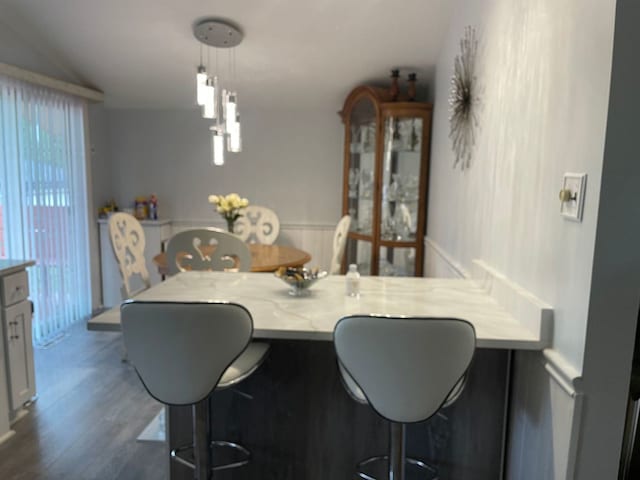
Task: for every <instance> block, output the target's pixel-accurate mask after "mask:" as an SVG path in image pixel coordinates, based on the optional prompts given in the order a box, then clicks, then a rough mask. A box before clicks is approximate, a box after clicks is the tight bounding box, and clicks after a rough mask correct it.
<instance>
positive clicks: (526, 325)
mask: <svg viewBox="0 0 640 480" xmlns="http://www.w3.org/2000/svg"><path fill="white" fill-rule="evenodd" d="M287 290H288V289H287V286H286V285H285V284H284V283H283V282H281V281H280V280H279V279H277V278H275V277H274V276H273V275H271V274H261V273H220V272H185V273H182V274H179V275H176V276H175V277H172V278H170V279H169V280H167V281H165V282H163V283H161V284H159V285H156V286H154V287H152V288H151V289H149V290H147V291H146V292H143V293H142V294H140V295H139V297H137V298H139V299H140V300H165V301H207V300H210V301H215V300H224V301H231V302H237V303H240V304H242V305H244V306H245V307H246V308H247V309H248V310H249V311H250V312H251V314H252V316H253V320H254V337H255V338H262V339H270V340H271V345H272V348H271V353H270V355H269V358H268V359H267V361H266V362H265V364H264V365H263V366H262V367H261V369H260V370H259V371H258V372H257V373H256V374H254V375H253V376H252V377H251V378H249V379H248V380H247V381H246V382H243V384H242V392H243V393H246V394H248V395H250V396H252V397H253V400H251V401H249V400H248V399H247V398H246V397H245V396H244V395H238V394H237V393H234V392H232V391H224V392H220V393H217V394H215V395H214V396H213V401H212V403H213V431H214V435H215V436H216V437H219V438H225V439H229V440H233V441H239V442H240V443H243V444H245V445H246V446H247V447H248V448H249V449H250V450H251V451H252V453H253V462H252V463H251V464H250V465H248V466H247V467H244V468H242V469H239V470H236V471H235V472H234V474H233V475H234V476H233V478H247V479H249V478H251V479H253V478H256V479H257V478H260V479H265V478H274V479H275V478H278V479H294V478H296V479H297V478H307V479H311V480H314V479H320V478H332V479H340V478H345V479H347V478H351V473H352V472H353V465H354V464H355V463H356V461H358V460H359V459H362V458H365V457H366V456H370V455H374V454H378V453H380V452H384V451H385V450H386V441H387V430H386V428H385V424H384V422H382V421H381V419H380V418H379V417H377V415H376V414H375V413H373V411H372V410H371V409H370V408H368V407H366V406H362V405H359V404H356V403H355V402H353V401H352V400H351V399H350V398H349V397H348V395H347V393H346V392H345V391H344V389H343V388H342V385H341V383H340V379H339V375H338V373H337V369H336V362H335V356H334V353H333V345H332V343H331V340H332V334H333V328H334V325H335V323H336V322H337V321H338V320H339V319H340V318H341V317H343V316H345V315H350V314H355V313H379V314H395V315H420V316H434V317H445V318H462V319H465V320H468V321H469V322H471V323H472V324H473V325H474V327H475V329H476V335H477V346H478V350H477V352H476V356H475V359H474V363H473V365H472V368H471V371H470V375H469V379H468V384H467V387H466V389H465V391H464V392H463V394H462V396H461V397H460V399H459V400H458V402H456V403H455V404H454V405H453V406H452V407H450V408H448V409H447V410H445V411H444V412H443V415H442V416H440V415H438V416H436V417H434V418H432V419H431V420H430V421H428V422H424V423H421V424H415V425H411V426H410V427H409V429H408V452H409V453H410V454H413V455H416V456H419V457H423V458H427V459H430V460H432V461H434V462H436V463H438V464H440V465H441V473H442V476H443V478H474V479H495V478H499V476H500V473H501V471H502V466H503V459H504V451H503V449H504V442H505V440H504V435H505V434H504V431H505V417H506V416H505V412H506V408H507V405H508V383H509V375H510V357H511V355H510V352H511V351H513V350H519V349H527V350H540V349H542V348H544V347H545V346H547V344H548V340H549V339H548V336H547V333H546V332H548V331H549V330H550V329H549V322H550V320H548V319H546V320H545V319H541V320H540V322H539V323H538V324H537V328H532V325H531V323H530V322H523V321H519V319H516V318H514V317H513V316H512V315H511V314H510V313H509V312H508V311H507V310H505V309H504V308H502V307H501V306H500V305H498V303H497V302H496V301H495V300H494V299H493V298H492V297H491V296H489V295H488V294H487V292H486V290H485V289H484V288H482V287H481V286H479V285H478V284H476V283H475V282H473V281H471V280H461V279H433V278H395V277H363V278H362V279H361V295H360V297H359V298H350V297H346V296H345V295H344V277H342V276H330V277H328V278H326V279H323V280H321V281H319V282H318V283H317V284H315V285H314V286H313V287H312V289H311V291H310V295H309V296H308V297H301V298H299V297H292V296H290V295H289V294H288V291H287ZM88 327H89V329H93V330H117V329H119V311H118V310H117V309H113V310H110V311H108V312H105V313H104V314H102V315H100V316H98V317H96V318H94V319H92V320H91V321H90V322H89V326H88ZM416 368H419V366H416ZM189 416H190V409H189V408H183V407H171V408H170V415H169V422H168V428H169V433H170V435H169V441H170V445H171V447H172V448H173V447H175V446H176V445H178V444H182V443H185V442H187V441H188V440H189V438H190V435H191V430H190V428H191V427H190V422H189V418H190V417H189ZM327 458H331V462H328V461H326V459H327ZM189 475H190V472H189V471H188V469H186V468H185V467H183V466H181V465H179V464H172V465H171V478H172V479H177V478H190V477H189Z"/></svg>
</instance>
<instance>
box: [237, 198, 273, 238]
mask: <svg viewBox="0 0 640 480" xmlns="http://www.w3.org/2000/svg"><path fill="white" fill-rule="evenodd" d="M233 233H234V234H235V235H237V236H238V237H240V238H241V239H242V240H243V241H245V242H247V243H264V244H267V245H273V244H274V243H275V241H276V239H277V238H278V234H279V233H280V220H279V219H278V215H276V212H274V211H273V210H271V209H270V208H267V207H262V206H260V205H249V206H248V207H247V208H245V209H244V213H243V214H242V216H241V217H240V218H238V220H236V223H235V226H234V229H233Z"/></svg>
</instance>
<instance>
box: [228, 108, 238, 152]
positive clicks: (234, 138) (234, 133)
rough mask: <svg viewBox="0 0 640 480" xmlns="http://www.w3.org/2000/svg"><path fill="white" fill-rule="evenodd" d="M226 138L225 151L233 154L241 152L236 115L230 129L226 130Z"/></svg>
mask: <svg viewBox="0 0 640 480" xmlns="http://www.w3.org/2000/svg"><path fill="white" fill-rule="evenodd" d="M228 134H229V135H228V136H227V150H229V151H230V152H233V153H238V152H241V151H242V136H241V135H240V115H239V114H237V115H236V121H235V122H234V123H233V124H232V125H231V129H230V130H228Z"/></svg>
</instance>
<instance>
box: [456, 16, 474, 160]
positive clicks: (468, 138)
mask: <svg viewBox="0 0 640 480" xmlns="http://www.w3.org/2000/svg"><path fill="white" fill-rule="evenodd" d="M477 50H478V41H477V39H476V31H475V29H474V28H473V27H470V26H468V27H465V29H464V37H463V38H462V39H461V40H460V53H459V54H458V55H456V58H455V63H454V69H453V75H452V77H451V90H450V91H449V113H450V115H449V138H450V139H451V143H452V148H453V152H454V154H455V161H454V162H453V167H454V168H455V167H457V166H458V164H460V168H461V169H462V170H464V169H465V168H469V166H470V165H471V157H472V152H473V146H474V144H475V140H476V129H477V127H478V115H477V103H478V98H477V87H476V75H475V66H476V54H477Z"/></svg>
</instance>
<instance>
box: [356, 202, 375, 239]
mask: <svg viewBox="0 0 640 480" xmlns="http://www.w3.org/2000/svg"><path fill="white" fill-rule="evenodd" d="M372 213H373V212H372V211H371V205H368V206H367V205H360V211H359V212H358V219H357V223H358V231H360V232H363V233H367V232H370V231H371V217H372Z"/></svg>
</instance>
